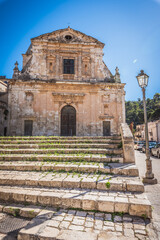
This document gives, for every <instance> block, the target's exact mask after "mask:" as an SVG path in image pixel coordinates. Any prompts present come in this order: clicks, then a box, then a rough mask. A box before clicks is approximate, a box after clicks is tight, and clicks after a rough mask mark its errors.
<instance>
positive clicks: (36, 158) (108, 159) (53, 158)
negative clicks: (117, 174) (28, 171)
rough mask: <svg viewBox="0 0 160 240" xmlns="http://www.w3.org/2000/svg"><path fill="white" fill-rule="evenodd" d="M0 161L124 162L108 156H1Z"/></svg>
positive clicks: (119, 157)
mask: <svg viewBox="0 0 160 240" xmlns="http://www.w3.org/2000/svg"><path fill="white" fill-rule="evenodd" d="M0 161H44V162H50V161H61V162H67V161H74V162H77V161H78V162H84V161H86V162H103V163H108V162H117V163H118V162H121V163H122V162H123V158H122V156H120V155H117V156H114V155H112V156H107V155H103V154H100V155H98V154H96V155H95V154H83V155H82V154H74V155H73V154H2V153H1V154H0Z"/></svg>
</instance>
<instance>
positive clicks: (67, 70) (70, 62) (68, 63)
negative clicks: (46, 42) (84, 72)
mask: <svg viewBox="0 0 160 240" xmlns="http://www.w3.org/2000/svg"><path fill="white" fill-rule="evenodd" d="M74 68H75V67H74V59H63V74H74Z"/></svg>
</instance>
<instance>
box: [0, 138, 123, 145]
mask: <svg viewBox="0 0 160 240" xmlns="http://www.w3.org/2000/svg"><path fill="white" fill-rule="evenodd" d="M35 143H36V144H43V143H44V144H52V143H53V144H64V143H65V144H72V143H73V144H80V143H81V144H119V143H121V139H79V140H77V139H74V140H73V139H56V140H52V139H46V140H44V139H40V140H37V139H34V140H31V139H30V140H18V139H17V140H12V139H9V140H6V139H5V140H1V139H0V144H35Z"/></svg>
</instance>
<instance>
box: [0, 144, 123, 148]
mask: <svg viewBox="0 0 160 240" xmlns="http://www.w3.org/2000/svg"><path fill="white" fill-rule="evenodd" d="M0 148H3V149H15V148H16V149H27V148H28V149H30V148H34V149H44V148H49V149H54V148H58V149H59V148H76V149H81V148H87V149H88V148H94V149H97V148H100V149H113V148H118V144H78V143H76V144H70V143H68V144H0Z"/></svg>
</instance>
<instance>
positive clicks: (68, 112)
mask: <svg viewBox="0 0 160 240" xmlns="http://www.w3.org/2000/svg"><path fill="white" fill-rule="evenodd" d="M75 135H76V110H75V108H74V107H72V106H70V105H67V106H65V107H63V108H62V110H61V136H75Z"/></svg>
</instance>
